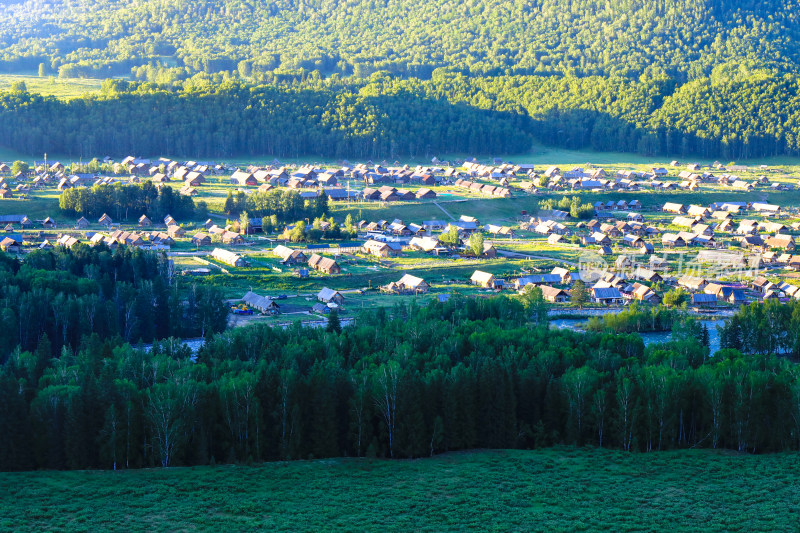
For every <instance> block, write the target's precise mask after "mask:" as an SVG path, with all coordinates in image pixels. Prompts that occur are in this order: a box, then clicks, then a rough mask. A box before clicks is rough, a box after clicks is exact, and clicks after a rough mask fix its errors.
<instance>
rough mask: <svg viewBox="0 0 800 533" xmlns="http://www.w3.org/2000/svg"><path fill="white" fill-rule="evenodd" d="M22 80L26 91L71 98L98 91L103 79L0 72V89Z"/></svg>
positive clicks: (4, 89) (7, 87)
mask: <svg viewBox="0 0 800 533" xmlns="http://www.w3.org/2000/svg"><path fill="white" fill-rule="evenodd" d="M19 81H21V82H24V83H25V86H26V87H27V88H28V92H30V93H36V94H41V95H44V96H56V97H58V98H65V99H66V98H72V97H75V96H81V95H83V94H93V93H98V92H100V86H101V85H102V83H103V80H101V79H96V78H58V77H52V76H49V77H46V78H40V77H39V76H26V75H23V74H0V91H7V90H9V89H10V88H11V86H12V85H13V84H14V83H16V82H19Z"/></svg>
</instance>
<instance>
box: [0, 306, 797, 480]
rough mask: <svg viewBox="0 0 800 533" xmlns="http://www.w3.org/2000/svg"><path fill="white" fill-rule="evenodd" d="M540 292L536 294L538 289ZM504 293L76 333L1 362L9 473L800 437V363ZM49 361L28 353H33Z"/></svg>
mask: <svg viewBox="0 0 800 533" xmlns="http://www.w3.org/2000/svg"><path fill="white" fill-rule="evenodd" d="M534 296H535V295H529V298H527V300H530V301H533V300H535V299H536V298H535V297H534ZM531 313H532V310H531V308H530V307H529V308H527V309H526V307H525V306H524V305H523V302H522V301H520V300H512V299H508V298H505V297H496V298H478V299H466V298H462V297H459V296H454V297H453V298H451V299H450V301H448V302H445V303H441V302H438V301H434V302H432V303H430V305H428V306H426V307H418V306H416V305H414V304H411V305H409V306H405V305H398V306H396V307H395V308H394V309H391V310H386V309H382V308H381V309H377V310H370V311H369V312H365V313H362V314H359V315H358V316H357V317H356V319H355V321H354V322H353V323H352V324H350V325H347V326H346V327H342V326H341V324H340V322H339V320H338V317H337V316H336V315H335V314H334V315H333V316H332V317H331V320H330V322H329V324H328V327H327V328H303V327H301V326H300V325H299V324H296V325H294V326H291V327H288V328H271V327H268V326H263V325H257V326H252V327H248V328H237V329H234V330H229V331H226V332H224V333H221V334H218V335H215V336H213V337H212V338H210V339H208V341H207V343H206V344H205V346H203V347H202V348H201V349H200V351H199V353H198V354H197V356H196V357H192V356H191V354H190V351H189V350H188V348H186V347H184V346H182V345H181V344H180V343H179V342H177V341H176V340H175V339H168V340H166V341H163V342H158V343H155V344H154V345H153V348H152V350H150V351H143V350H136V349H134V348H132V347H131V346H130V345H129V344H125V343H123V342H122V340H121V339H119V338H102V337H101V336H100V334H98V333H94V334H90V335H88V336H84V337H83V339H82V341H81V342H80V343H79V344H78V345H77V346H74V347H73V346H65V347H64V348H63V349H62V350H61V352H60V354H59V355H58V356H57V357H53V358H42V359H37V356H36V354H37V353H38V352H37V351H36V350H38V349H39V348H37V349H36V350H34V351H21V350H16V351H14V353H12V354H11V356H10V357H8V358H7V359H6V360H5V361H4V363H3V365H2V367H1V368H0V410H2V413H3V416H0V430H1V431H0V468H3V469H6V470H8V469H29V468H88V467H92V468H136V467H146V466H153V465H161V466H173V465H198V464H210V463H217V462H249V461H264V460H290V459H306V458H311V457H314V458H319V457H332V456H374V457H394V458H402V457H421V456H428V455H432V454H436V453H440V452H445V451H452V450H462V449H471V448H476V447H480V448H536V447H542V446H551V445H555V444H577V445H595V446H602V447H613V448H618V449H621V450H628V451H648V450H659V449H661V450H663V449H671V448H692V447H709V448H730V449H734V450H739V451H745V452H752V453H763V452H772V451H782V450H797V449H800V423H798V422H797V421H798V420H800V380H798V377H800V371H798V369H797V366H796V365H795V364H793V363H791V362H790V361H788V360H787V359H785V358H778V357H774V356H772V355H764V354H751V355H747V356H745V355H742V353H741V352H739V351H737V350H733V349H724V350H722V351H720V352H719V353H717V354H716V355H715V356H713V357H710V356H709V353H708V348H707V347H706V346H704V345H703V343H702V342H701V339H700V332H699V331H698V328H691V327H689V328H683V329H679V330H676V334H675V335H674V336H673V340H672V341H671V342H668V343H665V344H660V345H653V346H649V347H647V348H645V347H644V344H643V342H642V339H641V337H639V336H638V335H636V334H608V333H586V334H582V333H576V332H571V331H567V330H553V329H548V327H547V326H546V325H542V324H539V325H537V324H535V323H532V322H531V320H530V318H531V316H530V315H531ZM37 360H39V361H41V363H40V364H38V365H37V364H33V363H32V361H37Z"/></svg>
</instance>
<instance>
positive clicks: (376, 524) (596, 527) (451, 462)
mask: <svg viewBox="0 0 800 533" xmlns="http://www.w3.org/2000/svg"><path fill="white" fill-rule="evenodd" d="M798 475H800V467H798V462H797V456H796V455H789V454H779V455H764V456H750V455H736V454H732V453H724V452H714V451H703V450H689V451H677V452H664V453H649V454H625V453H622V452H612V451H604V450H596V449H574V448H560V449H548V450H540V451H479V452H463V453H452V454H447V455H443V456H439V457H435V458H430V459H419V460H410V461H389V460H367V459H329V460H317V461H297V462H291V463H272V464H264V465H258V466H251V467H248V466H219V467H202V468H173V469H166V470H160V469H156V470H136V471H118V472H111V471H105V472H95V471H81V472H29V473H13V474H1V475H0V490H2V492H3V494H5V495H6V497H5V498H4V499H3V500H2V503H0V528H1V529H3V530H7V531H43V530H48V531H49V530H76V531H97V530H125V531H145V530H147V531H174V530H181V531H188V530H203V531H241V530H254V529H258V530H265V531H463V530H477V531H600V530H604V531H663V530H670V531H792V530H796V528H797V524H798V513H800V503H798V502H800V485H798V484H797V482H796V480H797V477H798Z"/></svg>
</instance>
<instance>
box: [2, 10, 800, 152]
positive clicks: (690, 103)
mask: <svg viewBox="0 0 800 533" xmlns="http://www.w3.org/2000/svg"><path fill="white" fill-rule="evenodd" d="M798 17H800V3H799V2H798V1H797V0H790V1H786V2H781V1H778V0H769V1H765V2H757V1H754V0H749V1H745V2H735V1H733V0H658V1H650V0H517V1H514V2H506V1H501V0H469V1H454V0H436V1H433V2H420V1H413V0H386V1H385V2H379V3H375V2H366V1H363V0H348V1H342V2H337V1H330V0H275V1H261V0H259V1H255V0H253V1H240V0H205V1H201V2H194V1H192V2H190V1H189V0H178V1H175V2H162V1H160V0H137V1H133V2H120V1H115V0H97V1H87V0H50V1H42V0H27V1H24V2H16V3H13V2H12V3H5V4H3V5H2V6H0V22H2V23H3V24H0V71H2V70H5V71H7V72H28V73H31V72H32V71H36V72H38V74H39V76H42V77H47V76H62V77H75V76H98V77H103V78H108V77H112V76H117V77H126V78H127V79H129V80H133V81H134V82H140V83H141V84H140V85H136V83H133V84H129V83H128V82H119V81H112V82H109V83H107V84H106V85H105V87H104V91H103V93H102V94H101V95H99V96H93V97H84V98H80V99H77V100H74V101H72V102H65V101H59V100H55V99H50V100H46V99H40V98H30V97H29V96H28V95H26V94H25V92H24V90H20V88H18V90H17V92H16V93H13V94H7V95H5V96H3V97H2V99H0V116H2V121H0V144H2V145H4V146H7V147H11V148H14V149H17V150H20V151H22V152H24V153H26V154H33V153H41V152H43V151H50V152H51V153H52V152H57V153H63V154H67V155H74V156H84V157H94V156H97V155H100V154H102V155H105V154H111V155H123V154H128V153H147V154H164V153H168V154H178V155H181V156H187V157H200V158H202V157H217V156H218V157H228V156H248V155H249V156H253V155H259V156H261V155H276V156H281V157H301V156H320V157H332V156H336V157H348V158H359V159H361V158H392V159H394V158H398V157H402V156H432V155H441V154H469V155H488V154H495V155H497V154H514V153H521V152H526V151H527V150H528V149H529V148H530V146H531V142H532V141H533V140H537V141H539V142H541V143H544V144H549V145H556V146H561V147H565V148H580V149H586V148H589V149H594V150H614V151H626V152H637V153H641V154H646V155H653V154H678V155H695V154H697V155H702V156H706V157H709V158H725V159H737V160H738V159H745V158H753V157H762V156H773V155H797V154H798V153H800V141H798V138H797V133H796V131H797V126H798V124H800V102H798V87H799V86H800V78H798V72H800V69H799V68H798V66H800V50H798V47H797V46H796V45H795V43H796V42H798V41H800V21H798ZM52 117H57V121H56V122H55V123H54V121H53V120H52Z"/></svg>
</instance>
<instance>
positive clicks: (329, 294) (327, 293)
mask: <svg viewBox="0 0 800 533" xmlns="http://www.w3.org/2000/svg"><path fill="white" fill-rule="evenodd" d="M337 295H338V296H339V297H340V298H344V296H342V293H340V292H339V291H335V290H333V289H329V288H328V287H323V288H322V290H321V291H319V292H318V293H317V298H318V299H320V300H322V301H323V302H329V301H331V300H333V299H334V298H335V297H336V296H337Z"/></svg>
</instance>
